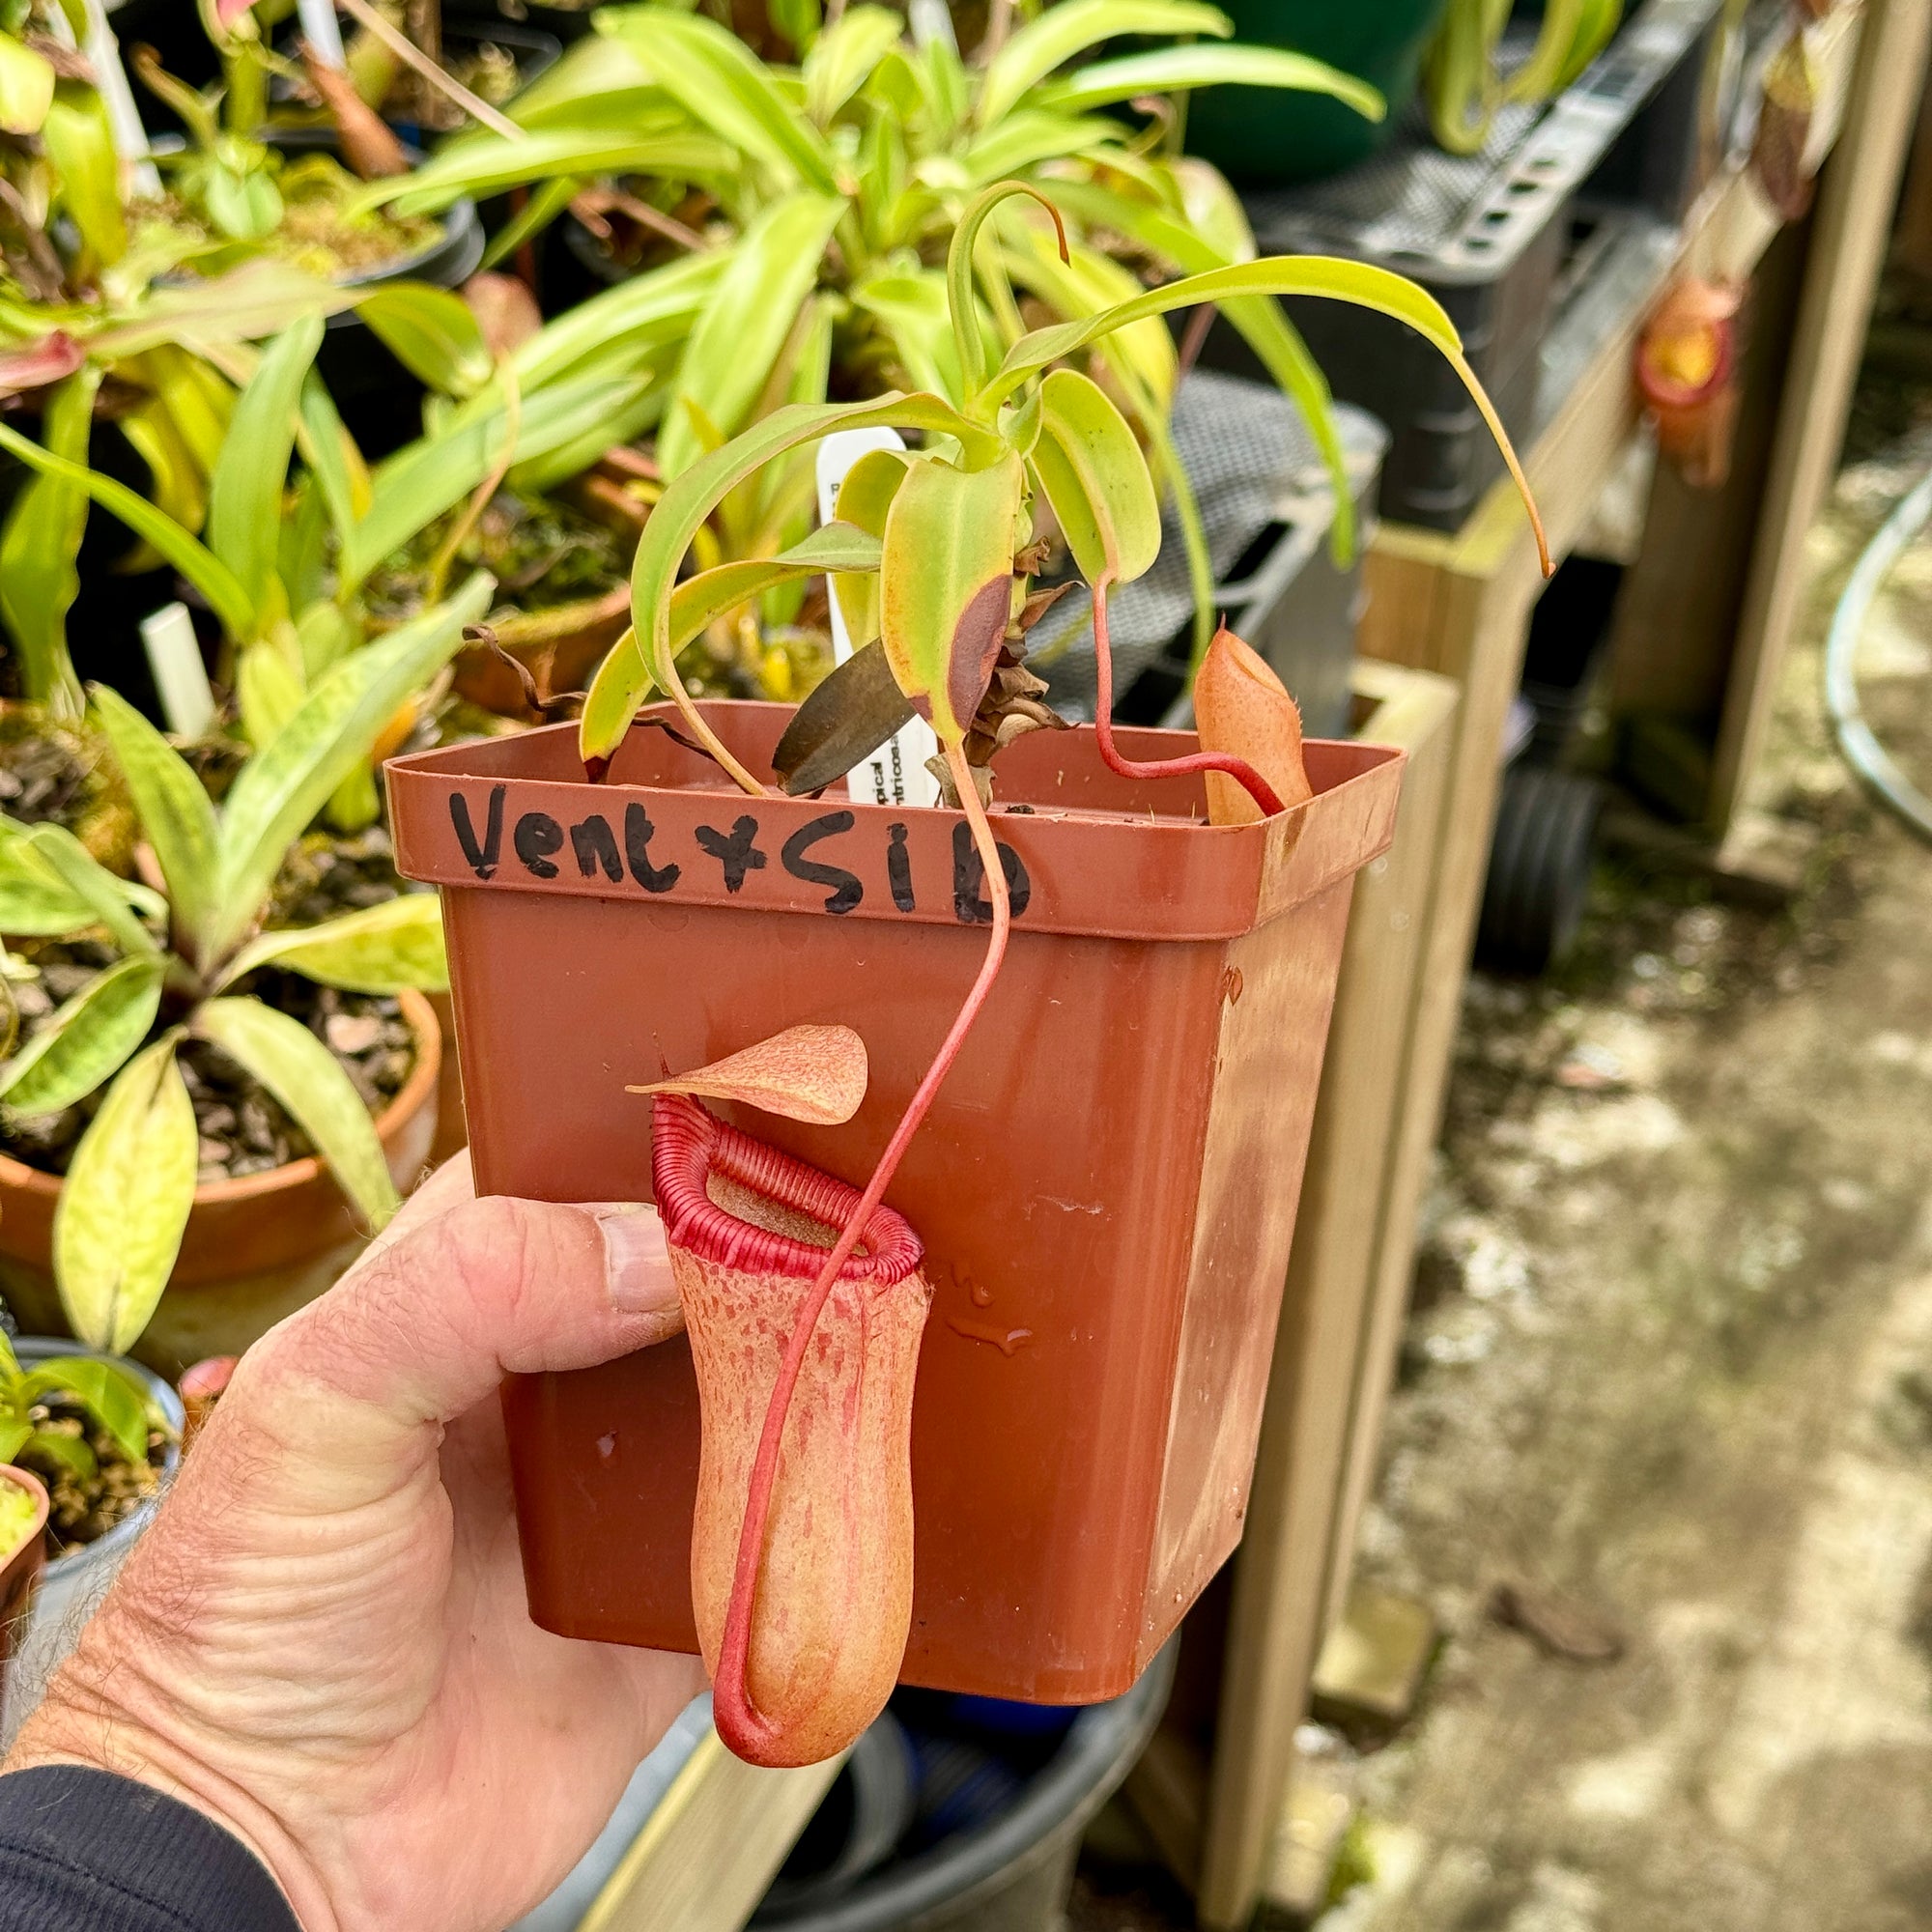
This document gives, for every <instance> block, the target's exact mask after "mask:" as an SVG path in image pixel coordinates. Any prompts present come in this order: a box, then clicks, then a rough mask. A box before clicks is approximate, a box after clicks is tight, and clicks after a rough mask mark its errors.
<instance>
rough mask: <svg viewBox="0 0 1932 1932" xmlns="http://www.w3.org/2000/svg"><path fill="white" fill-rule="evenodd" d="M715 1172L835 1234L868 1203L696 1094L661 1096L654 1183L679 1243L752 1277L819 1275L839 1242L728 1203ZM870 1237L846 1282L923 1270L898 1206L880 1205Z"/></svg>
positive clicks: (897, 1277) (889, 1282) (881, 1282)
mask: <svg viewBox="0 0 1932 1932" xmlns="http://www.w3.org/2000/svg"><path fill="white" fill-rule="evenodd" d="M714 1173H717V1174H722V1175H725V1177H726V1178H727V1179H731V1180H735V1181H736V1182H737V1183H738V1184H739V1186H741V1187H744V1188H747V1189H749V1190H750V1191H751V1192H752V1193H753V1194H758V1195H762V1196H763V1197H764V1198H765V1199H766V1200H767V1201H770V1202H772V1203H774V1204H775V1205H776V1206H778V1207H781V1208H789V1209H791V1210H792V1211H793V1212H794V1213H798V1214H803V1215H805V1216H807V1217H808V1218H809V1219H810V1220H813V1221H816V1222H818V1223H819V1224H820V1225H821V1226H823V1227H825V1228H827V1229H829V1230H831V1231H832V1233H833V1234H837V1233H838V1230H839V1229H840V1228H842V1227H843V1226H844V1225H845V1220H846V1217H847V1215H849V1214H850V1213H851V1212H852V1209H853V1208H855V1207H856V1206H857V1205H858V1202H859V1190H858V1189H857V1188H856V1187H849V1186H847V1185H846V1183H845V1182H844V1181H842V1180H839V1179H836V1178H835V1177H834V1176H832V1175H829V1174H825V1173H822V1172H821V1171H820V1170H819V1169H817V1168H815V1167H810V1166H808V1165H807V1164H806V1163H805V1162H804V1161H802V1160H798V1159H795V1158H794V1157H793V1156H792V1155H790V1154H788V1153H781V1152H780V1151H779V1150H778V1149H777V1148H775V1147H768V1146H767V1145H766V1144H765V1143H764V1142H763V1141H760V1140H754V1139H753V1137H752V1136H751V1135H750V1134H747V1133H741V1132H740V1131H739V1130H738V1129H737V1128H736V1127H733V1126H728V1125H726V1124H725V1122H723V1121H721V1120H720V1119H719V1118H718V1117H717V1115H715V1114H713V1113H711V1112H710V1111H709V1110H708V1109H707V1108H705V1107H701V1106H699V1105H698V1103H697V1102H696V1100H694V1099H691V1098H690V1097H689V1096H688V1095H686V1094H658V1095H657V1096H656V1098H655V1099H654V1100H653V1101H652V1103H651V1186H652V1191H653V1193H654V1194H655V1195H656V1196H657V1208H658V1213H659V1215H660V1216H661V1217H662V1219H663V1221H664V1226H665V1236H666V1238H667V1239H668V1241H669V1242H670V1244H671V1245H672V1246H673V1247H680V1248H685V1249H688V1250H689V1251H690V1252H691V1253H693V1254H695V1255H698V1256H701V1257H702V1258H703V1259H704V1260H706V1261H712V1262H721V1263H723V1264H725V1265H726V1266H727V1267H734V1268H743V1269H745V1270H746V1271H747V1272H748V1273H752V1274H781V1275H790V1276H794V1277H797V1278H799V1279H801V1280H805V1281H811V1280H815V1279H816V1278H817V1275H818V1271H819V1268H820V1267H821V1266H822V1265H823V1264H824V1262H825V1260H826V1251H825V1250H826V1247H830V1246H831V1242H830V1241H829V1240H828V1241H827V1242H826V1244H825V1247H814V1246H813V1245H812V1244H811V1243H810V1241H801V1240H797V1239H795V1238H794V1237H793V1236H789V1235H781V1234H778V1233H776V1232H774V1231H773V1230H771V1229H769V1228H760V1227H756V1226H754V1225H753V1223H752V1222H750V1221H746V1220H742V1219H740V1217H739V1216H737V1215H736V1214H733V1213H730V1212H729V1211H728V1210H727V1209H725V1208H721V1207H719V1205H718V1204H717V1203H716V1202H715V1201H713V1200H712V1198H711V1195H710V1193H709V1191H708V1189H707V1187H706V1184H705V1183H706V1181H707V1180H708V1179H709V1178H710V1177H711V1175H712V1174H714ZM860 1238H861V1243H862V1248H861V1251H860V1252H858V1253H855V1254H854V1255H852V1256H851V1257H850V1259H849V1260H847V1262H846V1263H845V1265H844V1266H843V1267H842V1268H840V1269H839V1271H838V1272H839V1279H840V1280H841V1281H870V1282H871V1283H872V1284H873V1285H874V1286H875V1287H878V1288H891V1287H893V1286H895V1284H897V1283H899V1282H902V1281H904V1280H905V1279H906V1278H907V1277H908V1276H910V1275H911V1274H912V1273H913V1271H914V1270H915V1269H916V1268H917V1267H918V1266H919V1264H920V1260H921V1257H922V1255H923V1252H924V1251H923V1247H922V1246H921V1243H920V1238H919V1236H917V1235H915V1234H914V1233H913V1231H912V1227H911V1225H910V1223H908V1222H907V1220H906V1219H905V1217H904V1216H903V1215H902V1214H895V1212H894V1211H893V1210H892V1209H891V1208H885V1207H880V1208H874V1209H873V1210H872V1217H871V1219H870V1220H869V1221H868V1222H867V1224H866V1232H865V1234H864V1235H863V1236H861V1237H860Z"/></svg>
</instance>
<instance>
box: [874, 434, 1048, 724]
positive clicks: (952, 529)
mask: <svg viewBox="0 0 1932 1932" xmlns="http://www.w3.org/2000/svg"><path fill="white" fill-rule="evenodd" d="M1025 486H1026V478H1025V472H1024V470H1023V469H1022V467H1021V464H1020V459H1019V458H1018V456H1017V455H1015V454H1014V453H1013V452H1012V451H1010V450H1009V451H1008V452H1007V453H1006V454H1005V455H1004V456H1002V457H1001V458H1000V460H999V461H998V462H996V463H991V464H988V465H987V466H986V467H985V468H984V469H955V468H954V467H953V466H952V464H950V463H947V462H944V461H942V460H940V459H938V458H936V457H922V458H918V459H915V460H914V461H913V462H912V463H911V464H909V465H908V466H907V469H906V474H905V480H904V482H902V483H901V484H900V485H899V488H898V492H897V494H896V495H895V497H894V498H893V506H892V509H891V511H890V512H889V513H888V515H887V517H886V536H885V546H884V554H883V556H882V558H881V561H880V580H879V636H880V638H881V639H882V640H883V641H884V644H885V648H886V659H887V662H888V663H889V664H890V665H891V666H892V668H893V675H894V677H895V678H896V679H897V680H898V686H899V689H900V690H901V691H903V692H904V693H905V695H906V696H908V697H910V698H912V699H913V700H914V701H915V702H918V701H920V700H922V699H923V700H924V702H925V705H926V708H927V711H928V713H929V716H930V720H931V724H932V728H933V730H934V731H936V732H937V733H938V734H939V738H940V742H941V743H942V744H948V745H956V744H958V743H959V742H960V741H961V740H962V739H963V738H964V737H965V735H966V727H967V726H968V725H970V724H971V723H972V722H973V714H974V712H976V711H977V710H978V709H979V707H980V698H981V697H982V696H984V695H985V690H986V682H987V680H988V679H989V678H990V677H991V676H992V674H993V663H994V660H995V659H996V658H997V657H998V656H999V651H1000V641H1001V639H1003V638H1004V637H1005V636H1006V630H1007V624H1008V621H1009V618H1010V617H1011V615H1012V592H1013V552H1014V551H1015V549H1016V548H1017V547H1018V526H1019V515H1020V503H1021V498H1022V494H1023V492H1024V490H1025Z"/></svg>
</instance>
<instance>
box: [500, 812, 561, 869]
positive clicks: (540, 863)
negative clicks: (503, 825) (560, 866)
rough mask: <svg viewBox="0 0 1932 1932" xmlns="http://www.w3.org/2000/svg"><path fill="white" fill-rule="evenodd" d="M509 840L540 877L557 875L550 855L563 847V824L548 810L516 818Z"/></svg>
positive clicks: (519, 855) (522, 858) (528, 813)
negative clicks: (515, 825) (515, 826)
mask: <svg viewBox="0 0 1932 1932" xmlns="http://www.w3.org/2000/svg"><path fill="white" fill-rule="evenodd" d="M510 843H511V844H512V845H514V846H515V847H516V848H517V857H518V858H519V859H521V860H522V861H523V862H524V864H525V865H526V866H527V867H529V868H530V870H531V871H533V872H534V873H535V874H536V875H537V877H538V878H540V879H554V878H555V877H556V867H555V866H554V865H553V864H552V863H551V859H550V855H551V853H553V852H560V851H562V849H563V827H562V826H560V825H559V824H558V823H557V822H556V820H555V819H554V818H553V817H552V816H551V815H550V813H549V812H547V811H526V812H525V813H524V815H523V816H522V817H521V818H520V819H518V820H517V829H516V830H515V831H514V832H513V833H511V834H510Z"/></svg>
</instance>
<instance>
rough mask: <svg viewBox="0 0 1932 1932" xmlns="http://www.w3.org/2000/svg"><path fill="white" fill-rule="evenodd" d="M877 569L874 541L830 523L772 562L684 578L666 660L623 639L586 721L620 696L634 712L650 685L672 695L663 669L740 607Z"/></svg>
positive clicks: (754, 561)
mask: <svg viewBox="0 0 1932 1932" xmlns="http://www.w3.org/2000/svg"><path fill="white" fill-rule="evenodd" d="M878 567H879V540H878V538H877V537H875V536H872V535H870V534H869V533H868V532H867V531H865V530H860V529H855V528H853V527H852V526H850V525H849V524H843V523H831V524H827V525H826V526H824V527H823V528H822V529H817V530H814V531H812V533H811V534H810V536H808V537H806V538H805V539H804V540H803V541H802V542H800V543H796V544H794V545H793V546H792V547H791V549H789V550H787V551H783V552H781V553H780V554H779V555H777V556H758V557H743V558H740V559H738V560H736V561H734V562H731V563H721V564H719V565H717V566H716V568H714V569H711V570H701V571H699V572H698V573H697V575H696V577H688V578H686V579H685V581H684V582H682V583H680V584H679V585H678V586H677V588H676V589H675V590H673V591H672V592H671V598H670V626H669V630H668V641H667V644H666V650H667V653H668V655H666V656H665V657H662V658H660V659H659V660H657V662H656V663H650V662H647V661H646V660H645V658H644V657H643V655H642V653H641V652H640V651H639V646H638V634H637V631H636V630H635V628H634V629H632V630H629V631H626V632H625V633H624V635H623V637H621V638H620V639H618V640H617V642H616V643H614V644H613V645H612V646H611V651H610V654H609V655H608V656H607V657H606V658H605V660H604V662H603V663H602V664H601V665H600V666H599V667H598V668H597V675H596V677H595V678H594V679H593V680H592V682H591V686H590V695H589V696H588V698H587V699H586V700H585V703H584V716H585V717H586V718H587V717H588V716H589V715H590V711H591V707H592V706H601V705H604V704H611V705H615V704H617V703H619V702H622V701H624V697H623V696H622V694H627V693H631V692H634V691H635V693H636V694H637V696H632V697H630V699H629V702H630V708H631V711H632V712H635V711H636V710H637V708H638V703H639V698H640V697H641V696H642V694H643V693H644V692H646V691H648V690H649V689H650V687H651V685H652V683H653V682H656V683H657V684H659V685H661V686H663V688H664V689H665V690H666V691H669V690H671V689H672V682H671V675H670V672H669V669H668V665H669V664H670V662H671V660H672V659H674V658H675V657H676V656H677V654H678V653H679V652H680V651H681V650H683V649H684V647H685V645H687V644H688V643H690V642H691V640H692V639H694V638H695V637H696V636H697V635H698V633H699V632H701V631H702V630H704V629H705V628H706V627H707V626H708V625H710V624H713V623H715V622H716V621H717V620H718V619H719V618H720V617H723V616H726V615H728V614H729V613H730V612H731V611H735V610H737V609H738V607H739V606H740V605H741V604H748V603H750V602H751V600H752V599H753V597H762V596H763V595H764V594H765V592H766V591H768V590H772V589H776V588H777V586H778V585H780V584H781V583H788V582H795V581H796V580H798V579H800V578H807V577H822V576H824V575H825V574H827V573H828V572H838V573H841V574H845V573H855V572H862V571H876V570H877V569H878ZM626 728H627V729H628V728H629V713H626Z"/></svg>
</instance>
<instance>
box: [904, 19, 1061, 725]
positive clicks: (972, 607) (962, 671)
mask: <svg viewBox="0 0 1932 1932" xmlns="http://www.w3.org/2000/svg"><path fill="white" fill-rule="evenodd" d="M1076 4H1077V0H1076ZM1025 487H1026V477H1025V472H1024V470H1023V469H1022V466H1021V463H1020V459H1019V457H1018V456H1017V455H1016V454H1014V453H1013V452H1012V451H1011V450H1009V451H1008V452H1007V453H1006V454H1005V455H1004V456H1003V457H1002V458H1001V459H1000V460H999V461H998V462H996V463H991V464H988V465H987V466H986V467H985V468H984V469H954V468H953V466H952V464H950V463H947V462H943V461H941V460H940V459H938V458H934V457H923V458H919V459H916V460H915V461H913V462H912V463H910V464H908V465H907V467H906V474H905V481H904V482H903V483H901V484H900V485H899V488H898V491H897V494H896V495H895V497H893V506H892V509H891V511H890V512H889V513H888V515H887V517H886V536H885V545H884V552H883V555H882V557H881V561H880V576H879V636H880V638H881V639H883V640H884V643H885V647H886V659H887V662H888V663H890V664H891V666H892V668H893V675H894V677H895V678H896V679H897V680H898V686H899V689H900V690H901V691H902V692H904V693H905V695H906V696H908V697H910V698H912V699H913V700H914V701H915V702H918V701H919V700H920V699H922V698H923V699H924V700H925V704H926V707H927V711H928V714H929V718H930V722H931V725H932V728H933V730H934V731H936V732H937V733H938V734H939V741H940V743H941V744H943V745H956V744H958V743H960V742H961V741H962V740H963V739H964V737H965V735H966V729H967V726H968V725H971V723H972V722H973V714H974V712H975V711H977V710H978V709H979V706H980V698H981V697H983V696H985V691H986V682H987V680H988V679H989V678H990V677H991V676H992V674H993V663H994V660H995V659H996V658H997V657H998V656H999V651H1000V642H1001V639H1004V638H1005V636H1006V631H1007V624H1008V622H1009V619H1010V618H1011V615H1012V591H1013V552H1014V550H1015V549H1016V548H1017V537H1018V526H1019V515H1020V504H1021V501H1022V497H1023V493H1024V491H1025Z"/></svg>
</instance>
